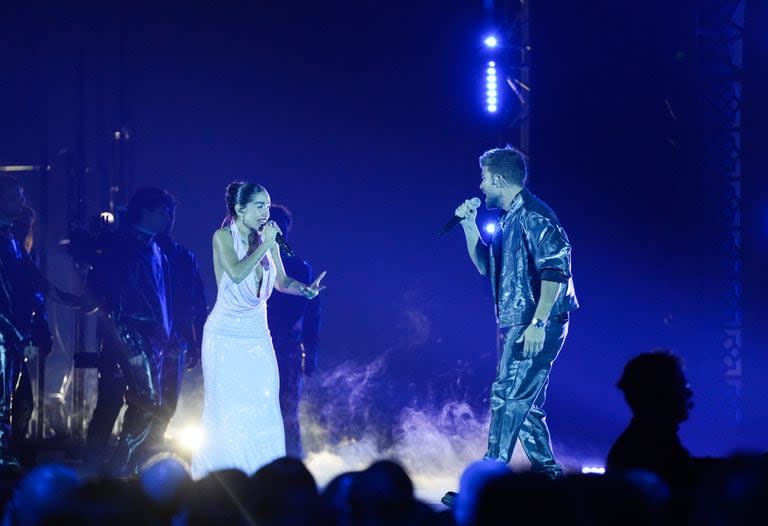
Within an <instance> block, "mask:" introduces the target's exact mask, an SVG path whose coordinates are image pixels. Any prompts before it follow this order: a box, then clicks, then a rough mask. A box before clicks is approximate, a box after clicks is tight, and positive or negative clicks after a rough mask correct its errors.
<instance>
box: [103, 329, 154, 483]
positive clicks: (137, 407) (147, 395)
mask: <svg viewBox="0 0 768 526" xmlns="http://www.w3.org/2000/svg"><path fill="white" fill-rule="evenodd" d="M116 329H117V335H118V337H119V338H120V341H121V342H122V345H119V346H117V347H116V350H117V351H118V353H117V354H118V363H119V364H120V369H121V370H122V372H123V377H124V378H125V384H126V386H127V391H126V405H127V407H126V410H125V416H124V418H123V428H122V430H121V431H120V436H119V438H118V442H117V447H116V448H115V452H114V454H113V455H112V461H111V470H112V472H113V473H114V474H115V475H131V474H134V473H136V472H137V470H138V468H139V466H140V463H141V462H143V461H144V460H146V458H145V455H146V450H147V448H148V446H149V445H150V437H151V436H153V431H154V428H155V427H156V426H158V425H159V423H160V414H161V405H162V393H161V382H160V367H161V366H162V350H161V349H159V348H158V347H157V346H156V345H155V344H154V343H153V342H152V341H151V339H150V338H149V337H147V336H146V335H145V334H142V332H140V331H138V330H134V329H132V328H128V327H125V326H118V327H117V328H116Z"/></svg>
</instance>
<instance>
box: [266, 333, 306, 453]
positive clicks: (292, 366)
mask: <svg viewBox="0 0 768 526" xmlns="http://www.w3.org/2000/svg"><path fill="white" fill-rule="evenodd" d="M273 343H274V346H275V354H276V356H277V364H278V370H279V371H280V412H281V413H282V415H283V427H284V428H285V454H286V456H289V457H296V458H302V456H303V453H304V452H303V449H302V447H301V424H300V422H299V403H300V401H301V391H302V387H303V378H302V371H301V348H300V347H299V344H298V343H296V341H290V340H289V341H279V340H274V341H273Z"/></svg>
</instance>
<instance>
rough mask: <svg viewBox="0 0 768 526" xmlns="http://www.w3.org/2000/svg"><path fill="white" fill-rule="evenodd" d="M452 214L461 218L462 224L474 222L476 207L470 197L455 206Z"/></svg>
mask: <svg viewBox="0 0 768 526" xmlns="http://www.w3.org/2000/svg"><path fill="white" fill-rule="evenodd" d="M453 214H454V215H455V216H456V217H460V218H461V224H462V226H464V225H465V224H474V223H475V220H476V219H477V207H476V206H475V205H474V204H472V200H471V199H467V200H466V201H464V202H463V203H461V204H460V205H459V206H458V207H457V208H456V211H455V212H454V213H453Z"/></svg>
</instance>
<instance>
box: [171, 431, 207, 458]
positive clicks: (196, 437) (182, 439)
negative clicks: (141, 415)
mask: <svg viewBox="0 0 768 526" xmlns="http://www.w3.org/2000/svg"><path fill="white" fill-rule="evenodd" d="M165 438H166V439H168V440H172V441H173V442H174V443H175V445H176V447H178V448H179V449H183V450H184V451H187V452H189V453H194V452H195V451H197V450H198V449H199V448H200V446H201V445H202V443H203V430H202V429H200V428H199V427H198V426H192V425H189V426H186V427H183V428H181V429H180V430H177V431H176V433H175V434H171V433H170V432H167V433H166V434H165Z"/></svg>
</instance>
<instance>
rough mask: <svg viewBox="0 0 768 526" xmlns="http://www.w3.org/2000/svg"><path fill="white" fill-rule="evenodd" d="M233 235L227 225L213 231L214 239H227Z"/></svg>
mask: <svg viewBox="0 0 768 526" xmlns="http://www.w3.org/2000/svg"><path fill="white" fill-rule="evenodd" d="M231 236H232V234H231V233H230V231H229V229H228V228H226V227H222V228H218V229H216V231H215V232H214V233H213V240H214V241H218V240H224V239H227V237H231Z"/></svg>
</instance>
